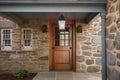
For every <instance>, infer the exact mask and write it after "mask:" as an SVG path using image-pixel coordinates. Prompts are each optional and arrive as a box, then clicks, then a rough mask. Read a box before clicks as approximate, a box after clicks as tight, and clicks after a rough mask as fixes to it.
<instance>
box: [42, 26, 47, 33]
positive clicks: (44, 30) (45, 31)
mask: <svg viewBox="0 0 120 80" xmlns="http://www.w3.org/2000/svg"><path fill="white" fill-rule="evenodd" d="M41 31H42V32H43V33H47V32H48V27H47V25H42V26H41Z"/></svg>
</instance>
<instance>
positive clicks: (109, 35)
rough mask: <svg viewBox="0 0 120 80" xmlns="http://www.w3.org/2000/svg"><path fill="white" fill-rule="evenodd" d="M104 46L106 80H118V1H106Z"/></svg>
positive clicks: (119, 60) (119, 1)
mask: <svg viewBox="0 0 120 80" xmlns="http://www.w3.org/2000/svg"><path fill="white" fill-rule="evenodd" d="M106 10H107V16H106V31H107V32H106V44H107V77H108V80H120V24H118V18H120V0H107V7H106Z"/></svg>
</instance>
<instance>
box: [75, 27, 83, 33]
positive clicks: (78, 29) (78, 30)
mask: <svg viewBox="0 0 120 80" xmlns="http://www.w3.org/2000/svg"><path fill="white" fill-rule="evenodd" d="M76 32H77V33H82V26H81V25H78V26H77V28H76Z"/></svg>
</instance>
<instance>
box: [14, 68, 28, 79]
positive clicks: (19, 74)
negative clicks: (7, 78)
mask: <svg viewBox="0 0 120 80" xmlns="http://www.w3.org/2000/svg"><path fill="white" fill-rule="evenodd" d="M13 76H15V77H17V78H25V77H28V76H29V72H28V71H27V70H20V71H18V72H16V73H15V74H13Z"/></svg>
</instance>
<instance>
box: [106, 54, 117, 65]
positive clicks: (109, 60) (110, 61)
mask: <svg viewBox="0 0 120 80" xmlns="http://www.w3.org/2000/svg"><path fill="white" fill-rule="evenodd" d="M107 63H108V64H109V65H115V64H116V56H115V55H114V54H112V53H110V52H108V53H107Z"/></svg>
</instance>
